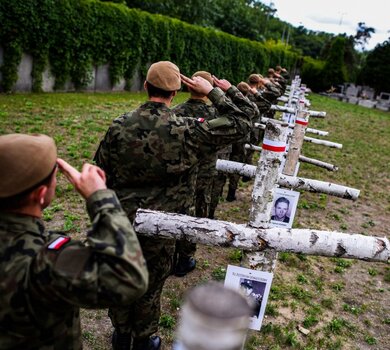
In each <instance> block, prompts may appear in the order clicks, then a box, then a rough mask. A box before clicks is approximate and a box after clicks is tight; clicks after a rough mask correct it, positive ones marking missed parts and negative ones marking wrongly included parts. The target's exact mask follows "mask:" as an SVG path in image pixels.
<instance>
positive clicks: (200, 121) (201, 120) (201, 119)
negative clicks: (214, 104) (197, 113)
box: [197, 118, 205, 123]
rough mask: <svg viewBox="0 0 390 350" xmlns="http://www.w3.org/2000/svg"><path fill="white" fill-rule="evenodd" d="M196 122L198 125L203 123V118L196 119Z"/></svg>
mask: <svg viewBox="0 0 390 350" xmlns="http://www.w3.org/2000/svg"><path fill="white" fill-rule="evenodd" d="M197 121H198V122H199V123H204V121H205V119H204V118H198V119H197Z"/></svg>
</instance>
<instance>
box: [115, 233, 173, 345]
mask: <svg viewBox="0 0 390 350" xmlns="http://www.w3.org/2000/svg"><path fill="white" fill-rule="evenodd" d="M139 241H140V243H141V246H142V251H143V253H144V256H145V257H146V265H147V267H148V271H149V276H150V278H149V288H148V291H147V292H146V293H145V294H144V295H143V296H142V298H140V299H139V300H137V301H135V302H134V303H133V304H132V305H130V306H129V307H126V308H123V307H117V308H110V309H109V313H108V315H109V317H110V318H111V322H112V324H113V325H114V327H115V328H116V329H118V330H119V331H120V332H121V333H131V335H132V337H134V338H146V337H148V336H150V335H151V334H153V333H155V332H157V330H158V323H159V320H160V309H161V302H160V297H161V293H162V290H163V287H164V283H165V281H166V279H167V278H168V277H169V275H170V274H171V271H172V268H173V254H174V251H175V244H174V241H173V240H168V241H169V243H167V242H166V240H159V239H155V238H150V237H139Z"/></svg>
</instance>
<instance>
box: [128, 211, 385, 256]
mask: <svg viewBox="0 0 390 350" xmlns="http://www.w3.org/2000/svg"><path fill="white" fill-rule="evenodd" d="M134 229H135V231H136V232H137V234H140V235H145V236H158V237H160V238H176V239H183V238H186V239H188V240H190V241H191V242H196V243H202V244H205V245H213V246H220V247H234V248H239V249H244V250H248V251H261V250H263V249H265V248H273V249H275V250H277V251H280V252H291V253H302V254H307V255H320V256H328V257H339V258H350V259H360V260H366V261H382V262H390V261H389V260H390V242H389V240H388V239H387V238H386V237H373V236H365V235H361V234H354V233H342V232H336V231H320V230H311V229H285V228H276V227H275V228H266V229H263V228H255V227H251V226H248V225H245V224H235V223H231V222H227V221H219V220H211V219H206V218H195V217H192V216H186V215H180V214H172V213H164V212H158V211H153V210H145V209H138V211H137V215H136V218H135V221H134Z"/></svg>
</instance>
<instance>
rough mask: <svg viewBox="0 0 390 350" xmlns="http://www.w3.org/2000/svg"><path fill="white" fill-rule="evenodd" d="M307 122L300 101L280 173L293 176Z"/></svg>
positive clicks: (302, 104)
mask: <svg viewBox="0 0 390 350" xmlns="http://www.w3.org/2000/svg"><path fill="white" fill-rule="evenodd" d="M308 123H309V121H308V114H307V113H306V112H305V111H304V103H303V102H302V101H300V102H299V105H298V113H297V117H296V119H295V127H294V130H293V133H292V136H291V139H290V142H289V147H288V152H287V157H286V162H285V163H284V168H283V170H282V173H283V174H285V175H290V176H293V175H294V174H295V169H296V167H297V164H298V160H299V156H300V154H301V148H302V144H303V138H304V136H305V131H306V127H307V124H308Z"/></svg>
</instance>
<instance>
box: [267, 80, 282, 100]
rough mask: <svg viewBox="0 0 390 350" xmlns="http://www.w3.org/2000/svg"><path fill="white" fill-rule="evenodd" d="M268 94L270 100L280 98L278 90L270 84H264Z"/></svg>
mask: <svg viewBox="0 0 390 350" xmlns="http://www.w3.org/2000/svg"><path fill="white" fill-rule="evenodd" d="M265 87H266V88H267V92H268V94H270V96H272V97H271V98H278V97H280V96H281V92H280V90H279V89H278V88H277V87H276V86H275V85H274V84H272V83H267V84H265Z"/></svg>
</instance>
